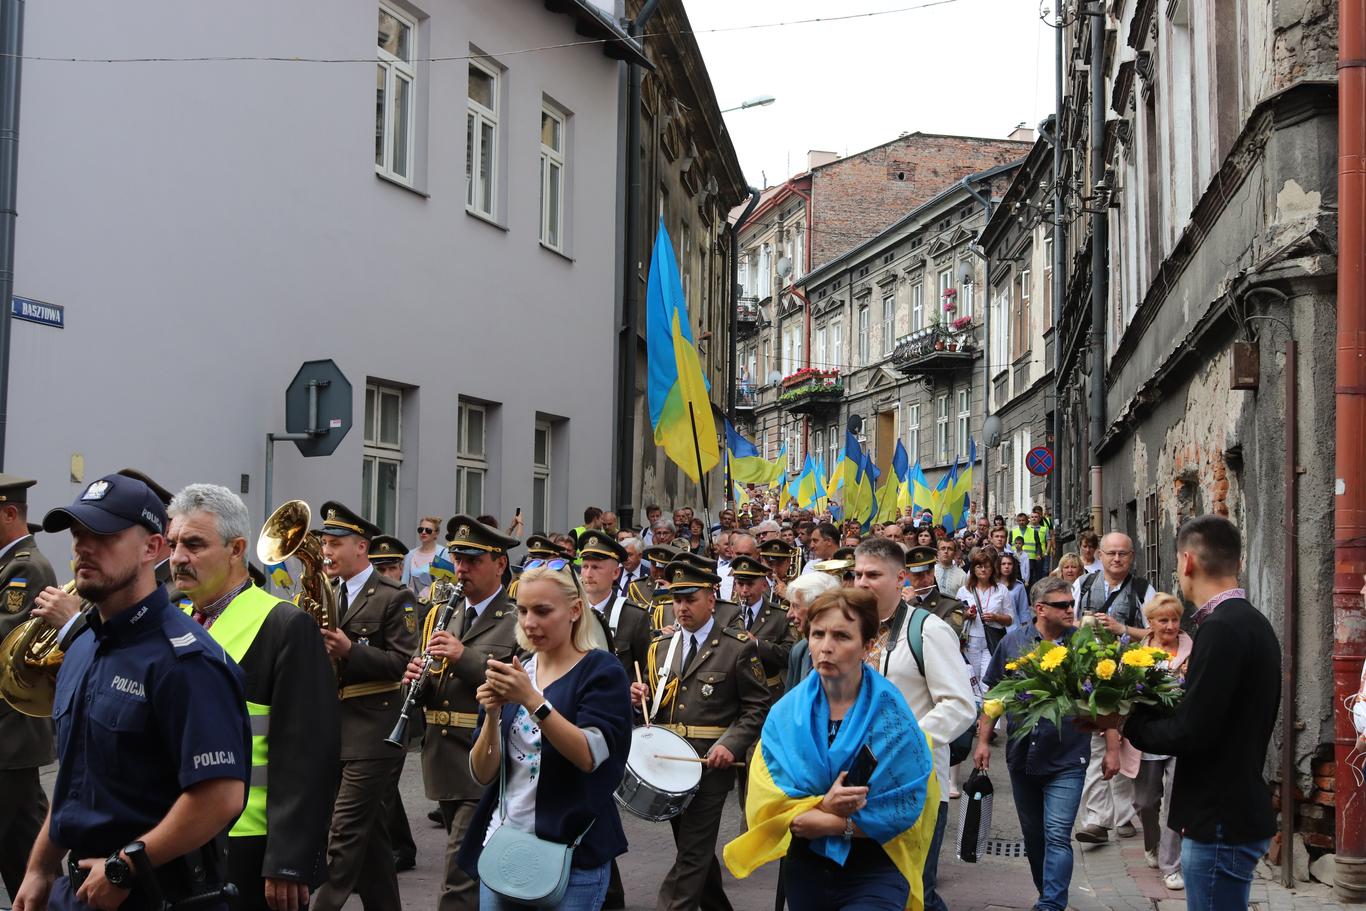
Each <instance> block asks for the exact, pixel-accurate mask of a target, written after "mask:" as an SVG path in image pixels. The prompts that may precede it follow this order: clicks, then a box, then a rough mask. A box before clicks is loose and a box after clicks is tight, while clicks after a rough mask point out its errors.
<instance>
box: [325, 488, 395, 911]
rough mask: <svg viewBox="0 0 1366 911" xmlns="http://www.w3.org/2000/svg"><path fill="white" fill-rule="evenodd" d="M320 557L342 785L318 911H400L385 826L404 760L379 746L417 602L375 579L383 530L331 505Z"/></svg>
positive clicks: (388, 725)
mask: <svg viewBox="0 0 1366 911" xmlns="http://www.w3.org/2000/svg"><path fill="white" fill-rule="evenodd" d="M322 515H323V527H322V551H323V556H324V557H325V558H327V559H329V560H331V561H332V562H331V564H330V565H329V566H328V567H327V573H328V574H329V575H332V576H334V577H335V578H336V580H337V587H336V592H337V615H338V628H337V629H335V630H323V631H322V635H323V642H324V645H325V646H326V648H327V653H328V655H329V656H330V657H331V658H332V659H333V660H334V661H337V662H339V664H338V683H339V684H340V685H341V766H342V774H341V787H340V788H339V789H338V791H337V803H336V807H335V809H334V810H333V814H332V831H331V834H330V836H329V842H328V848H327V884H326V885H324V886H323V887H322V888H321V889H319V890H318V892H317V894H316V895H315V896H314V898H313V908H314V909H315V911H339V909H340V908H341V906H342V905H343V904H344V903H345V902H346V900H347V899H348V898H349V897H350V896H351V893H352V892H356V893H359V895H360V898H361V902H362V903H363V904H364V905H365V908H366V911H399V906H400V905H399V895H398V877H397V875H396V874H395V871H394V855H393V848H392V844H391V842H390V841H389V832H388V829H387V828H386V827H385V826H384V824H383V823H384V813H385V810H386V801H387V799H388V796H389V794H390V793H392V790H393V788H394V787H395V785H396V782H397V781H398V776H399V773H400V772H401V771H402V769H403V753H402V752H396V751H395V750H393V749H392V748H390V747H388V746H386V745H385V743H384V738H385V737H388V736H389V732H390V731H392V730H393V728H394V723H395V722H396V721H397V720H398V712H399V708H400V705H401V702H402V700H401V699H400V698H399V692H398V691H399V687H400V686H402V679H403V668H404V665H406V664H407V663H408V657H409V656H410V655H411V654H412V653H413V650H414V649H415V648H416V646H417V612H416V611H417V604H416V601H415V599H414V597H413V592H412V590H411V589H409V588H407V587H406V586H404V585H402V584H400V583H398V582H395V581H394V580H393V579H390V578H388V577H386V576H381V575H380V574H379V573H377V572H375V568H374V567H373V566H371V565H370V543H371V541H373V540H374V538H375V537H376V536H377V535H378V534H379V533H380V531H379V528H377V527H376V526H375V525H374V524H372V523H370V522H368V521H366V520H365V519H363V518H361V517H360V516H359V515H357V514H356V513H355V512H354V511H352V510H350V509H348V508H347V507H346V506H344V505H342V504H341V503H337V502H335V501H329V502H327V503H324V504H323V507H322Z"/></svg>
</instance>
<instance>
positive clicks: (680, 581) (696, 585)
mask: <svg viewBox="0 0 1366 911" xmlns="http://www.w3.org/2000/svg"><path fill="white" fill-rule="evenodd" d="M664 581H665V582H667V583H668V585H669V594H670V595H687V594H691V593H692V592H695V591H701V590H702V589H709V588H713V587H714V586H716V585H719V584H720V582H721V577H720V576H718V575H717V574H716V573H714V572H710V571H708V570H707V569H705V568H703V567H701V566H698V565H697V564H695V563H693V561H691V560H684V559H678V560H675V561H673V562H672V563H670V564H669V565H668V566H666V567H664Z"/></svg>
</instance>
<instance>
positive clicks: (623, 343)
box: [614, 0, 660, 527]
mask: <svg viewBox="0 0 1366 911" xmlns="http://www.w3.org/2000/svg"><path fill="white" fill-rule="evenodd" d="M659 2H660V0H646V3H645V5H644V6H643V7H641V10H640V14H639V15H637V16H636V18H635V19H633V20H631V21H630V22H628V23H627V24H626V32H627V34H629V35H630V36H631V37H632V38H639V37H640V35H641V33H642V32H643V31H644V29H645V23H646V22H648V21H649V20H650V17H651V16H653V15H654V14H655V10H656V9H658V7H659ZM626 71H627V72H626V174H625V182H626V200H625V206H626V212H625V218H624V219H623V231H622V235H623V237H624V242H625V244H626V255H625V256H623V257H622V271H623V273H624V274H623V276H622V277H623V279H624V281H623V283H622V289H621V291H622V307H621V326H620V330H619V332H620V335H619V339H618V356H617V363H618V364H620V365H621V376H620V377H619V378H618V380H617V477H616V486H617V489H616V492H615V497H614V499H615V500H616V504H617V506H616V513H617V517H618V518H619V519H620V520H621V524H622V526H623V527H630V525H631V524H632V519H633V518H634V514H635V509H634V507H633V505H632V502H633V499H634V491H633V488H634V486H635V484H634V481H635V414H636V348H637V346H638V345H639V334H640V333H639V330H638V329H637V328H636V316H637V313H638V311H639V309H640V306H639V302H640V296H639V294H638V290H639V285H640V278H639V270H640V264H639V260H638V258H637V256H638V251H639V250H640V244H639V242H638V238H637V237H636V235H637V234H639V233H640V226H639V225H638V224H637V221H639V215H640V170H641V167H640V93H641V81H642V79H643V72H642V70H641V66H640V64H638V63H628V64H627V65H626Z"/></svg>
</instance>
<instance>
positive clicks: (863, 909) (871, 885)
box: [782, 839, 911, 911]
mask: <svg viewBox="0 0 1366 911" xmlns="http://www.w3.org/2000/svg"><path fill="white" fill-rule="evenodd" d="M859 842H860V843H856V844H855V847H854V852H853V853H851V854H850V856H849V859H848V861H847V862H846V863H845V864H844V866H840V865H839V864H837V863H835V862H834V861H832V860H828V859H826V858H825V857H821V856H820V855H817V854H814V853H812V852H811V851H810V850H808V849H806V848H805V847H799V846H798V844H797V840H796V839H794V840H793V847H792V848H791V849H790V850H789V851H788V854H787V857H786V858H784V861H783V869H782V877H783V892H784V894H785V895H786V896H787V907H788V909H789V911H829V909H831V908H840V909H842V911H902V909H903V908H905V907H906V899H907V898H908V897H909V896H910V894H911V886H910V883H908V882H906V877H904V876H902V875H901V871H900V870H898V869H897V868H896V865H895V864H893V863H892V861H891V858H889V857H888V856H887V855H886V853H884V852H883V851H882V849H881V848H880V847H878V846H877V845H874V844H868V843H865V842H866V840H864V839H860V840H859Z"/></svg>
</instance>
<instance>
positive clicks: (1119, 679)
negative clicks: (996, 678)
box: [982, 625, 1185, 737]
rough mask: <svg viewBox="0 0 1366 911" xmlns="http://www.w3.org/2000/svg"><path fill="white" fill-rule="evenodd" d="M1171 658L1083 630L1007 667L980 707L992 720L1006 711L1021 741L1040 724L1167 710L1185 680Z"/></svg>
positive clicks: (1098, 630) (1100, 631) (1096, 629)
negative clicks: (1138, 708) (1139, 708)
mask: <svg viewBox="0 0 1366 911" xmlns="http://www.w3.org/2000/svg"><path fill="white" fill-rule="evenodd" d="M1170 658H1171V655H1169V654H1167V653H1166V652H1164V651H1163V650H1162V649H1160V648H1154V647H1152V646H1148V645H1137V644H1132V643H1131V644H1121V643H1120V642H1119V640H1118V639H1116V638H1115V636H1114V635H1113V634H1112V633H1110V632H1109V631H1108V630H1106V629H1105V627H1104V626H1100V625H1086V626H1083V627H1082V628H1081V629H1080V630H1078V631H1077V632H1076V633H1075V634H1074V635H1073V636H1072V638H1071V639H1070V640H1069V641H1068V643H1067V644H1066V645H1058V644H1057V643H1056V642H1048V641H1043V642H1040V643H1039V644H1038V646H1037V647H1035V649H1034V650H1033V651H1031V652H1026V653H1024V654H1022V655H1020V656H1019V657H1018V658H1016V659H1015V660H1014V661H1010V662H1007V663H1006V676H1005V678H1004V679H1003V680H1001V682H1000V683H998V684H996V685H995V686H993V687H992V688H991V691H990V692H989V693H987V698H986V702H985V703H984V704H983V706H982V711H984V712H985V713H986V714H987V715H988V716H989V717H991V718H999V717H1000V716H1001V715H1003V714H1004V713H1005V712H1006V711H1010V712H1011V713H1012V714H1014V715H1015V717H1016V719H1017V720H1018V727H1017V728H1016V731H1015V733H1014V735H1013V736H1015V737H1022V736H1024V735H1025V734H1027V733H1028V732H1029V731H1031V730H1033V728H1034V726H1035V725H1036V724H1038V723H1039V721H1040V720H1041V719H1044V718H1047V719H1048V720H1049V721H1052V722H1053V724H1054V725H1057V726H1061V725H1062V722H1063V719H1064V718H1073V717H1090V718H1096V717H1098V716H1100V715H1114V714H1119V715H1127V714H1129V713H1130V712H1131V711H1132V710H1133V707H1134V706H1135V705H1137V704H1147V705H1163V706H1167V707H1169V708H1170V707H1171V706H1174V705H1176V703H1177V702H1179V701H1180V699H1181V696H1182V693H1183V692H1184V691H1183V689H1182V687H1183V685H1184V683H1185V681H1184V680H1182V679H1181V678H1179V677H1177V676H1176V675H1175V674H1174V673H1172V672H1171V671H1169V670H1168V669H1167V668H1166V667H1164V666H1161V665H1162V663H1163V662H1165V661H1168V660H1170Z"/></svg>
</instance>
